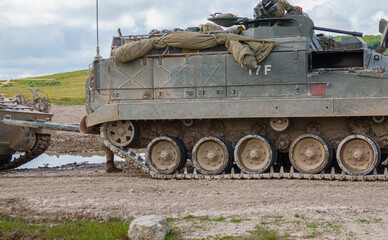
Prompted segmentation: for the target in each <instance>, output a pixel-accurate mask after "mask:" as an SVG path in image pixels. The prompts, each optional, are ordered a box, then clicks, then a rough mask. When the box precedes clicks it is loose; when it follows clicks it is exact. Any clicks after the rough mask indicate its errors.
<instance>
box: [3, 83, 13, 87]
mask: <svg viewBox="0 0 388 240" xmlns="http://www.w3.org/2000/svg"><path fill="white" fill-rule="evenodd" d="M1 87H2V88H7V87H13V84H12V83H8V84H3V85H1Z"/></svg>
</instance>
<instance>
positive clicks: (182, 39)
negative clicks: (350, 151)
mask: <svg viewBox="0 0 388 240" xmlns="http://www.w3.org/2000/svg"><path fill="white" fill-rule="evenodd" d="M221 44H225V46H226V48H227V49H228V51H229V52H230V53H231V54H232V55H233V57H234V59H235V60H236V61H237V62H238V63H239V64H241V65H242V66H243V67H245V68H247V69H255V68H257V65H258V64H259V63H260V62H262V61H263V60H264V59H265V58H266V57H267V56H268V55H269V54H270V53H271V51H272V49H273V48H274V47H275V45H276V43H275V42H270V41H264V40H259V39H254V38H249V37H244V36H240V35H236V34H202V33H198V32H172V33H169V34H166V35H164V36H162V37H154V38H151V39H143V40H140V41H134V42H130V43H127V44H125V45H123V46H121V47H119V48H117V49H115V50H114V52H113V58H114V60H115V61H117V62H120V63H125V62H129V61H132V60H134V59H137V58H139V57H142V56H144V55H146V54H147V53H148V52H149V51H151V50H152V49H153V48H157V49H162V48H166V47H168V46H170V47H177V48H183V49H193V50H197V49H207V48H212V47H215V46H217V45H221Z"/></svg>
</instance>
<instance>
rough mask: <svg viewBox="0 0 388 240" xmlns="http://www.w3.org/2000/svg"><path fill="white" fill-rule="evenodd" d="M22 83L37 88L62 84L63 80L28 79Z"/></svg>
mask: <svg viewBox="0 0 388 240" xmlns="http://www.w3.org/2000/svg"><path fill="white" fill-rule="evenodd" d="M20 84H23V85H27V86H28V87H31V88H36V87H51V86H60V85H61V82H58V81H47V80H26V81H23V82H21V83H20Z"/></svg>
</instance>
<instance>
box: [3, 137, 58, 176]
mask: <svg viewBox="0 0 388 240" xmlns="http://www.w3.org/2000/svg"><path fill="white" fill-rule="evenodd" d="M50 138H51V136H50V135H47V134H36V143H35V145H34V147H33V148H32V149H31V150H29V151H27V152H26V153H25V154H23V155H21V156H20V157H18V158H15V159H14V160H12V161H10V162H8V163H6V164H4V165H1V166H0V171H4V170H9V169H14V168H17V167H20V166H22V165H23V164H26V163H28V162H29V161H32V160H33V159H35V158H37V157H38V156H39V155H41V154H42V153H44V152H45V151H46V150H47V148H48V147H49V146H50Z"/></svg>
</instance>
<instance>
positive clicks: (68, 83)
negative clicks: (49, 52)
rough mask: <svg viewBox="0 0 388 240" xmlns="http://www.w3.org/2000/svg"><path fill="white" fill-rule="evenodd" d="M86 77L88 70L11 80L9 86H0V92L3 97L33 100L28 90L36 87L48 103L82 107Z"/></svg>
mask: <svg viewBox="0 0 388 240" xmlns="http://www.w3.org/2000/svg"><path fill="white" fill-rule="evenodd" d="M88 76H89V70H81V71H75V72H68V73H59V74H54V75H48V76H40V77H33V78H25V79H13V80H11V82H10V83H9V84H7V85H2V86H1V92H2V93H3V95H4V96H5V97H14V96H15V95H16V94H23V95H24V96H25V98H26V99H33V96H32V93H31V92H30V91H29V90H28V88H29V87H32V88H36V87H37V88H39V89H40V90H42V91H43V92H46V93H47V94H48V97H49V100H50V102H52V103H54V104H58V105H84V104H85V83H86V80H87V78H88ZM4 86H6V87H4ZM42 97H45V96H42Z"/></svg>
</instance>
